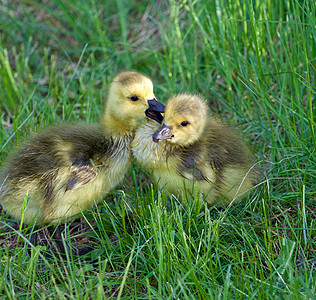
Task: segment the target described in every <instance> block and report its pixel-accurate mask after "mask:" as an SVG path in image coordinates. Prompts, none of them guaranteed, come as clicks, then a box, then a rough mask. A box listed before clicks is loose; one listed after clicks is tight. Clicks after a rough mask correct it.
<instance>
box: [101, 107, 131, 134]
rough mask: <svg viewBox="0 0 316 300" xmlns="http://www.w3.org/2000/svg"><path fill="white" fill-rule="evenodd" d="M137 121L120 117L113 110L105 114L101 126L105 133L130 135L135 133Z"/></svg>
mask: <svg viewBox="0 0 316 300" xmlns="http://www.w3.org/2000/svg"><path fill="white" fill-rule="evenodd" d="M136 125H137V121H136V120H134V119H122V118H118V117H117V116H116V115H115V113H113V112H112V111H111V110H106V111H105V113H104V114H103V119H102V121H101V126H102V128H103V130H104V131H105V133H108V134H111V135H115V136H130V135H132V134H133V133H134V131H135V128H136Z"/></svg>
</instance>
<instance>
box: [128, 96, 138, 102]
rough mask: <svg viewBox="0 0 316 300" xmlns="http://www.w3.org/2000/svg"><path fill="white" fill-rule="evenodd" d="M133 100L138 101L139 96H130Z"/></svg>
mask: <svg viewBox="0 0 316 300" xmlns="http://www.w3.org/2000/svg"><path fill="white" fill-rule="evenodd" d="M129 98H130V99H131V100H132V101H137V100H138V97H137V96H131V97H129Z"/></svg>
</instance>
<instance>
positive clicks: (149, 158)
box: [131, 120, 163, 167]
mask: <svg viewBox="0 0 316 300" xmlns="http://www.w3.org/2000/svg"><path fill="white" fill-rule="evenodd" d="M159 127H160V125H159V124H158V123H157V122H154V121H150V120H149V121H147V122H146V123H144V124H142V125H141V126H140V127H139V129H138V130H137V131H136V133H135V137H134V140H133V141H132V143H131V149H132V153H133V156H134V157H135V159H136V160H137V161H138V162H139V163H140V164H141V165H143V166H147V167H148V166H149V165H151V164H153V163H155V162H158V160H159V158H160V156H161V155H162V154H163V153H162V151H163V149H162V147H161V145H160V144H158V143H154V142H153V139H152V135H153V134H154V133H155V132H156V131H157V130H158V129H159Z"/></svg>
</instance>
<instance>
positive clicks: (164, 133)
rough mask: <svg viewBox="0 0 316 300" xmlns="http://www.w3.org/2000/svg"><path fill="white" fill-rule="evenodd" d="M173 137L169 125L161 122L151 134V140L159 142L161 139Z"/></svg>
mask: <svg viewBox="0 0 316 300" xmlns="http://www.w3.org/2000/svg"><path fill="white" fill-rule="evenodd" d="M172 138H173V134H171V127H169V126H166V124H163V125H162V126H161V127H160V128H159V129H158V130H157V131H156V132H155V133H154V134H153V141H154V142H155V143H159V142H160V141H163V140H170V139H172Z"/></svg>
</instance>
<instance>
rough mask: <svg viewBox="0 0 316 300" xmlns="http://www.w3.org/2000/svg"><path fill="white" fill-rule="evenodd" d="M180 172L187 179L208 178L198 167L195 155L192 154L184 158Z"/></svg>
mask: <svg viewBox="0 0 316 300" xmlns="http://www.w3.org/2000/svg"><path fill="white" fill-rule="evenodd" d="M178 174H179V175H180V176H182V177H184V178H187V179H193V178H194V179H195V180H207V179H206V178H205V177H204V175H203V173H202V171H201V170H200V169H198V168H197V166H196V163H195V161H194V157H193V156H191V155H188V156H186V157H185V158H184V159H183V161H182V164H181V166H179V168H178Z"/></svg>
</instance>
